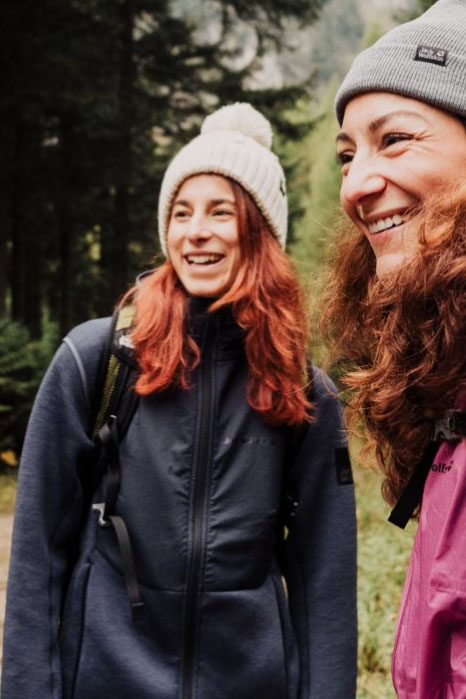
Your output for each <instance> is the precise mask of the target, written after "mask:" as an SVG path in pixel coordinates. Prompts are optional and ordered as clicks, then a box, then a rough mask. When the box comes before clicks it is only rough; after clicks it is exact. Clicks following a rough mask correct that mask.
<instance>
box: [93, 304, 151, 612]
mask: <svg viewBox="0 0 466 699" xmlns="http://www.w3.org/2000/svg"><path fill="white" fill-rule="evenodd" d="M133 315H134V309H133V307H132V306H128V307H124V308H121V309H117V311H115V313H114V316H113V319H112V323H111V328H110V334H109V342H108V349H107V360H106V373H105V378H104V380H103V381H102V382H101V385H103V388H102V390H101V400H100V406H99V409H98V411H97V417H96V420H95V424H94V426H93V429H92V435H93V438H94V441H95V442H96V445H97V448H98V449H99V451H100V453H101V457H102V458H99V459H98V462H99V465H100V474H102V471H104V470H105V471H106V473H107V482H106V489H105V499H104V502H101V503H94V504H93V505H92V509H93V510H94V511H96V512H97V513H98V514H99V520H98V522H99V525H100V526H101V527H112V528H113V529H114V531H115V534H116V537H117V541H118V548H119V551H120V557H121V565H122V569H123V575H124V578H125V584H126V590H127V593H128V599H129V602H130V606H131V614H132V618H133V620H134V621H138V620H140V619H142V618H143V614H144V604H143V602H142V599H141V595H140V591H139V586H138V582H137V576H136V569H135V565H134V557H133V550H132V545H131V538H130V535H129V531H128V527H127V526H126V523H125V521H124V520H123V518H122V517H121V516H120V515H118V514H117V513H116V505H117V499H118V493H119V490H120V479H121V475H120V454H119V446H120V442H121V440H122V439H123V437H124V436H125V434H126V432H127V430H128V427H129V425H130V423H131V420H132V418H133V416H134V413H135V411H136V408H137V404H138V398H139V397H138V394H137V393H136V392H135V391H134V390H133V386H134V383H135V380H136V377H137V363H136V361H135V359H134V354H133V351H132V345H131V341H130V337H129V331H130V329H131V323H132V319H133ZM100 474H96V478H97V477H98V476H99V475H100Z"/></svg>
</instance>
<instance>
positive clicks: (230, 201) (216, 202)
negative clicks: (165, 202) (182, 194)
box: [173, 199, 236, 206]
mask: <svg viewBox="0 0 466 699" xmlns="http://www.w3.org/2000/svg"><path fill="white" fill-rule="evenodd" d="M177 204H178V205H179V206H190V202H189V201H188V200H187V199H176V200H175V201H174V202H173V206H176V205H177ZM209 204H211V205H212V206H218V205H219V204H231V205H232V206H236V202H235V201H234V199H211V200H210V201H209Z"/></svg>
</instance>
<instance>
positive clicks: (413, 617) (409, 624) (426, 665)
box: [392, 398, 466, 699]
mask: <svg viewBox="0 0 466 699" xmlns="http://www.w3.org/2000/svg"><path fill="white" fill-rule="evenodd" d="M457 407H460V408H463V409H464V408H466V398H465V399H464V400H463V399H462V400H461V402H460V403H458V405H457ZM392 672H393V684H394V687H395V690H396V693H397V697H398V699H464V698H465V697H466V439H462V440H461V441H459V442H443V443H442V445H441V446H440V449H439V451H438V452H437V455H436V457H435V459H434V463H433V464H432V466H431V469H430V472H429V475H428V477H427V481H426V485H425V488H424V493H423V497H422V507H421V513H420V518H419V525H418V529H417V532H416V537H415V541H414V546H413V550H412V553H411V559H410V563H409V567H408V572H407V576H406V582H405V587H404V592H403V598H402V602H401V608H400V613H399V618H398V628H397V633H396V638H395V647H394V651H393V663H392Z"/></svg>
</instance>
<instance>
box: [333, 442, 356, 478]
mask: <svg viewBox="0 0 466 699" xmlns="http://www.w3.org/2000/svg"><path fill="white" fill-rule="evenodd" d="M335 464H336V467H337V481H338V485H350V484H351V483H352V482H353V472H352V470H351V461H350V458H349V453H348V447H340V448H339V449H335Z"/></svg>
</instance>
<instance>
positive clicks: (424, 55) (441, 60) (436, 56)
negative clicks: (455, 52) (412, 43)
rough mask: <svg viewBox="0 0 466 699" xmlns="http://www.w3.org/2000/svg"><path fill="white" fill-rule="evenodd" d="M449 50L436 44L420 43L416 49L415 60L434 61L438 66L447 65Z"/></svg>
mask: <svg viewBox="0 0 466 699" xmlns="http://www.w3.org/2000/svg"><path fill="white" fill-rule="evenodd" d="M447 58H448V51H446V50H445V49H438V48H436V47H435V46H423V45H422V44H419V46H418V47H417V49H416V56H415V57H414V60H415V61H424V63H434V64H435V65H437V66H446V65H447Z"/></svg>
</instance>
